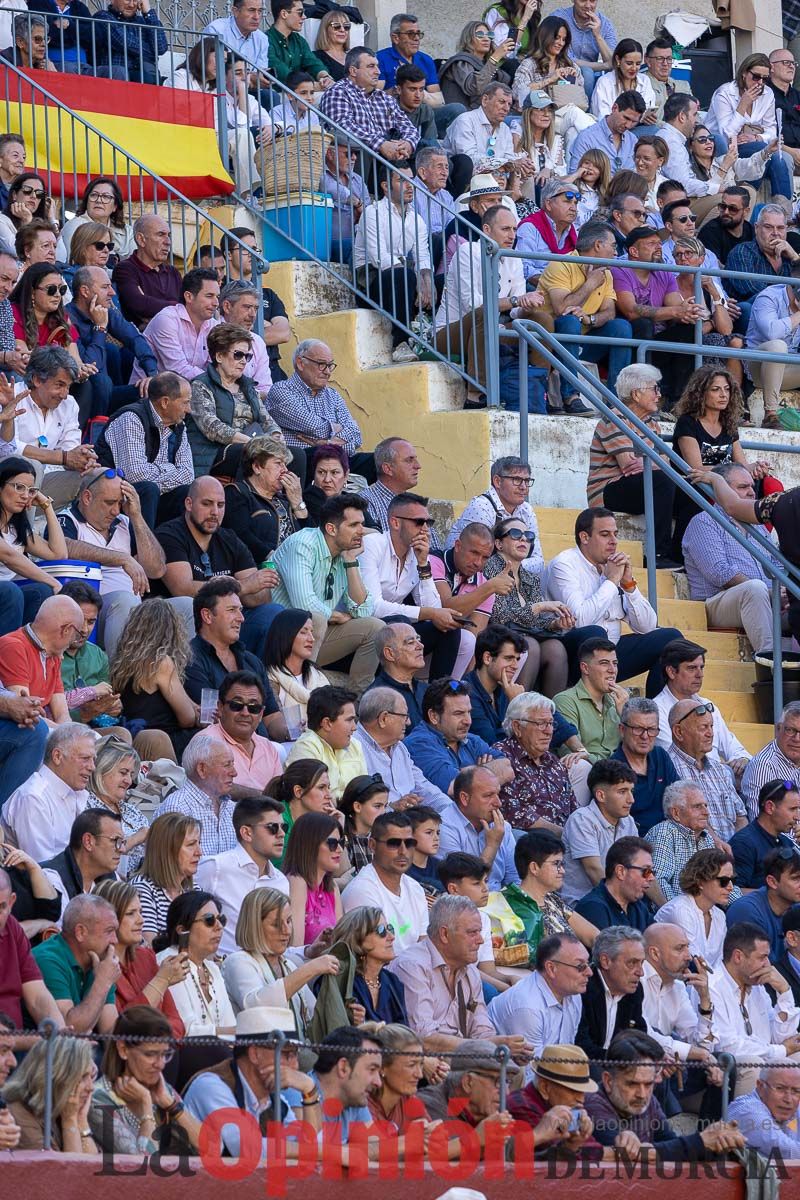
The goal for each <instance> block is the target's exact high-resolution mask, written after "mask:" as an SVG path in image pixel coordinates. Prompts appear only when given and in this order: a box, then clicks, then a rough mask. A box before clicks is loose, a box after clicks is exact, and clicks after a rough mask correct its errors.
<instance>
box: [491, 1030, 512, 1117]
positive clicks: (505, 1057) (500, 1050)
mask: <svg viewBox="0 0 800 1200" xmlns="http://www.w3.org/2000/svg"><path fill="white" fill-rule="evenodd" d="M495 1057H496V1058H498V1059H499V1060H500V1101H499V1110H500V1112H501V1113H502V1112H505V1111H506V1109H507V1108H508V1062H509V1059H510V1058H511V1051H510V1050H509V1048H508V1046H498V1047H497V1049H496V1050H495Z"/></svg>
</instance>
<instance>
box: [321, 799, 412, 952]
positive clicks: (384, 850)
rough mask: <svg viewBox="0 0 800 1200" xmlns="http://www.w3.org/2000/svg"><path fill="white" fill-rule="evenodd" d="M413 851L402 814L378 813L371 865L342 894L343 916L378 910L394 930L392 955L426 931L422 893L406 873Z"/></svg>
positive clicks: (408, 822) (372, 834) (370, 849)
mask: <svg viewBox="0 0 800 1200" xmlns="http://www.w3.org/2000/svg"><path fill="white" fill-rule="evenodd" d="M413 849H414V836H413V830H412V828H411V821H410V819H409V818H408V817H407V816H406V814H405V813H401V812H383V813H380V814H379V815H378V816H377V817H376V818H375V820H374V822H373V825H372V832H371V833H370V839H369V851H370V853H371V855H372V862H371V863H368V864H367V866H366V867H362V868H361V870H360V871H359V872H358V874H357V875H355V876H354V878H353V879H351V880H350V882H349V883H348V885H347V887H346V888H345V889H344V891H343V892H342V908H343V909H344V911H345V912H346V913H348V912H352V911H353V909H355V908H364V907H367V908H377V909H380V911H381V912H382V913H383V915H384V917H385V919H386V920H387V921H388V922H389V924H390V925H392V926H393V928H394V939H395V940H394V944H395V954H401V953H402V952H403V950H405V949H406V947H407V946H413V945H415V943H417V942H418V941H419V940H420V938H424V936H425V933H426V932H427V929H428V901H427V900H426V898H425V892H424V891H423V888H422V886H421V884H419V883H417V881H416V879H412V878H411V877H410V876H409V874H408V870H409V867H410V866H411V863H412V851H413Z"/></svg>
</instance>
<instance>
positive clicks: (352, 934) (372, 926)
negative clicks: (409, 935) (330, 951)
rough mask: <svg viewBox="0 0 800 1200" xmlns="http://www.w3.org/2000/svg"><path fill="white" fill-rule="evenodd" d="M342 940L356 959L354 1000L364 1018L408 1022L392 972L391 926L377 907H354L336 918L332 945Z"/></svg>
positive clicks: (393, 955)
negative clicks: (389, 969) (362, 1011)
mask: <svg viewBox="0 0 800 1200" xmlns="http://www.w3.org/2000/svg"><path fill="white" fill-rule="evenodd" d="M336 942H344V944H345V945H346V946H347V947H348V949H349V950H350V951H351V953H352V954H353V957H354V958H355V960H356V973H355V976H354V978H353V999H354V1000H355V1002H356V1003H357V1004H360V1005H361V1006H362V1007H363V1009H364V1012H365V1013H366V1018H365V1019H366V1020H367V1021H388V1022H390V1023H393V1022H399V1023H400V1024H401V1025H405V1024H407V1023H408V1014H407V1012H406V998H405V990H404V988H403V984H402V983H401V982H400V980H399V979H398V978H397V976H396V975H393V974H392V973H391V971H387V970H385V968H386V966H387V965H388V964H389V963H390V962H392V961H393V959H394V957H395V954H394V929H393V928H392V926H391V925H390V924H389V922H388V921H387V920H386V917H385V916H384V915H383V913H382V912H381V910H380V909H379V908H367V907H363V908H354V909H353V910H352V912H349V913H346V914H345V916H343V917H342V918H341V920H339V921H337V923H336V925H335V926H334V929H333V933H332V934H331V945H335V943H336Z"/></svg>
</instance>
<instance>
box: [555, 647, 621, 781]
mask: <svg viewBox="0 0 800 1200" xmlns="http://www.w3.org/2000/svg"><path fill="white" fill-rule="evenodd" d="M578 666H579V667H580V672H581V678H580V681H579V682H578V683H576V684H575V686H574V687H572V688H568V689H567V691H565V692H559V693H558V695H557V696H556V697H555V698H554V703H555V706H556V708H557V709H558V711H559V712H560V713H561V715H562V717H565V718H566V720H567V721H570V722H571V723H572V724H573V725H575V726H576V727H577V730H578V736H579V737H580V740H581V745H582V746H583V747H584V749H585V751H586V754H587V755H588V757H589V758H590V760H591V761H592V762H598V761H599V760H600V759H602V758H608V756H609V755H610V754H613V753H614V751H615V750H616V748H617V746H618V745H619V714H620V713H621V712H622V709H623V706H624V704H625V701H626V700H627V699H628V693H627V691H626V689H625V688H624V687H620V685H619V684H618V683H617V672H618V669H619V668H618V664H617V651H616V648H615V646H614V643H613V642H610V641H608V640H607V639H603V638H587V640H586V641H585V642H583V643H582V644H581V647H580V650H579V651H578Z"/></svg>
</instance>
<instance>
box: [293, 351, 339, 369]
mask: <svg viewBox="0 0 800 1200" xmlns="http://www.w3.org/2000/svg"><path fill="white" fill-rule="evenodd" d="M300 357H301V358H304V359H305V360H306V362H310V363H313V364H314V366H315V367H319V369H320V370H321V371H334V370H335V369H336V363H335V362H321V361H320V360H319V359H318V358H309V357H308V355H307V354H301V355H300Z"/></svg>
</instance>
